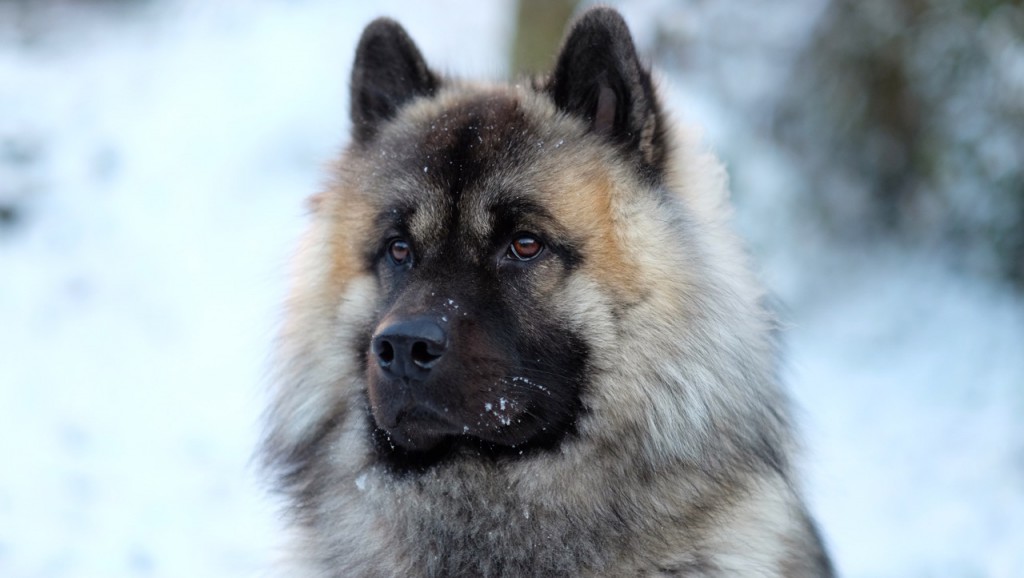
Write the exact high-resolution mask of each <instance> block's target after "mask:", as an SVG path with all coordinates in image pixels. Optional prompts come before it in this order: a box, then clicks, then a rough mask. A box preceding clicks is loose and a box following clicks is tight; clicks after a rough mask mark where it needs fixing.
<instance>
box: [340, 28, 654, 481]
mask: <svg viewBox="0 0 1024 578" xmlns="http://www.w3.org/2000/svg"><path fill="white" fill-rule="evenodd" d="M593 14H594V15H593V16H592V17H591V18H590V21H589V22H588V21H587V20H584V21H582V22H580V23H578V25H577V26H576V27H575V28H574V32H573V34H572V35H571V36H570V37H569V38H568V39H567V41H566V44H565V46H564V48H563V50H562V53H561V55H560V57H559V59H558V65H557V66H556V69H555V71H554V72H553V73H552V75H551V76H550V77H549V78H548V79H546V80H544V81H538V82H537V83H535V85H533V86H522V87H515V88H510V87H502V88H487V87H474V86H470V85H458V84H451V85H449V84H447V83H446V81H443V80H442V79H441V78H440V77H438V76H437V75H435V74H434V73H433V72H431V71H430V69H429V68H428V67H427V66H426V64H425V63H424V62H423V59H422V56H421V55H420V53H419V51H418V50H417V49H416V47H415V46H414V45H413V44H412V41H411V40H409V38H408V36H406V34H405V32H404V31H403V30H402V29H401V28H400V27H399V26H398V25H397V24H395V23H394V22H391V21H388V20H378V21H376V22H374V23H373V24H371V25H370V26H369V27H368V28H367V30H366V32H364V35H363V38H362V40H361V42H360V46H359V49H358V50H357V55H356V63H355V67H354V69H353V81H352V119H353V137H354V138H353V144H352V145H351V147H350V149H349V151H348V152H347V153H346V165H345V166H344V167H343V174H342V179H343V182H344V190H345V191H347V193H348V194H349V196H350V197H351V198H348V199H347V200H346V202H348V203H349V204H350V207H349V209H352V208H353V207H358V212H359V213H360V215H361V216H362V217H361V218H362V220H363V221H364V222H368V223H370V224H369V225H368V226H363V227H362V228H361V231H360V234H359V236H358V238H356V239H353V240H352V241H346V244H349V243H351V242H356V243H358V247H357V248H356V249H357V251H358V254H359V255H360V257H359V258H360V262H361V263H360V266H359V269H361V270H363V271H365V272H368V273H369V274H370V275H372V276H373V278H374V280H375V283H376V285H377V287H378V292H377V299H378V301H377V304H376V309H375V314H374V316H373V319H372V321H371V323H370V326H369V327H368V328H366V332H365V336H364V338H363V339H360V340H358V341H357V343H356V345H355V346H356V348H357V349H358V351H357V352H356V353H357V355H359V356H361V358H362V361H363V364H362V366H363V367H364V368H365V383H366V387H367V397H368V402H369V408H370V411H371V414H372V424H373V436H374V437H375V440H376V442H377V447H378V449H379V451H380V452H381V453H382V454H383V455H384V456H386V457H390V458H395V459H397V460H398V461H401V462H405V463H418V464H429V463H431V462H432V461H433V460H436V459H438V458H439V457H440V456H443V455H449V454H451V453H452V452H453V450H456V449H458V448H469V449H471V450H473V451H475V452H477V453H486V454H490V455H494V454H499V455H519V454H522V453H523V452H526V451H531V450H533V449H536V448H544V447H551V446H553V445H554V444H556V443H558V442H559V440H561V439H562V438H563V437H564V436H565V435H567V434H570V433H571V432H572V431H573V428H574V426H575V423H576V421H577V419H578V418H579V416H580V414H581V412H582V411H585V409H584V403H583V402H582V401H581V400H582V399H583V395H582V394H583V392H584V390H585V388H586V384H587V382H588V378H587V375H588V371H589V370H590V356H589V353H590V350H591V345H592V343H591V341H592V339H593V337H592V336H591V335H588V333H587V331H586V330H585V328H582V327H581V324H580V323H579V322H578V320H577V319H574V318H573V316H572V315H570V313H569V312H570V311H573V310H574V309H575V306H578V303H570V302H569V301H570V300H572V299H578V296H574V294H573V292H572V290H571V287H572V286H573V284H574V279H575V278H576V276H577V273H578V271H579V269H580V268H581V267H589V269H590V272H591V273H593V272H594V271H595V270H598V271H600V270H602V269H603V270H604V274H605V275H606V277H607V278H608V279H609V282H612V283H613V284H614V283H615V282H619V283H623V284H629V283H635V282H636V280H635V279H629V278H628V277H629V273H628V267H625V266H623V262H624V261H627V260H628V259H629V258H630V257H629V254H628V253H629V250H630V248H629V247H628V246H625V244H626V241H625V240H623V239H622V238H621V237H620V236H618V235H616V234H615V232H614V228H615V227H614V223H613V222H611V221H613V218H612V216H611V212H610V204H611V203H612V197H613V196H614V195H616V194H618V193H617V191H616V188H617V185H616V184H615V183H616V182H620V181H626V182H628V183H634V184H635V183H640V184H639V185H635V186H634V188H637V187H638V188H641V189H645V190H651V189H653V185H654V184H655V183H656V182H657V181H658V179H659V178H660V176H661V171H662V166H661V165H662V163H663V162H664V156H665V151H664V150H663V149H664V145H663V140H664V136H663V135H662V130H663V129H662V128H661V126H660V118H659V115H658V113H657V107H656V103H655V100H654V95H653V91H652V89H651V85H650V79H649V77H648V76H647V73H646V72H645V71H644V70H643V68H642V67H641V66H640V64H639V62H638V61H637V57H636V53H635V50H634V48H633V44H632V40H631V39H630V37H629V33H628V31H627V30H626V29H625V26H624V25H623V24H622V22H621V19H618V18H617V17H615V18H614V19H612V20H609V21H604V20H603V18H604V17H605V15H604V13H602V12H595V13H593ZM342 210H345V207H342ZM350 248H351V247H350ZM616 278H620V279H616Z"/></svg>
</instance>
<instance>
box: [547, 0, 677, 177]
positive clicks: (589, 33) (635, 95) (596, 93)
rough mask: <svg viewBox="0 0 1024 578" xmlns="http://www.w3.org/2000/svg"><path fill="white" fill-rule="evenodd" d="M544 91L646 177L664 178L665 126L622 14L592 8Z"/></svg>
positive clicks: (577, 27)
mask: <svg viewBox="0 0 1024 578" xmlns="http://www.w3.org/2000/svg"><path fill="white" fill-rule="evenodd" d="M545 89H546V91H547V92H548V93H549V94H550V95H551V98H552V99H554V101H555V105H556V106H557V107H558V108H559V109H561V110H563V111H565V112H567V113H569V114H573V115H576V116H578V117H580V118H583V119H584V120H585V121H586V122H587V123H589V125H590V130H591V131H592V132H594V133H596V134H600V135H603V136H605V137H606V138H607V139H608V140H610V141H611V142H613V143H614V144H616V145H618V146H619V147H620V148H621V149H622V150H623V152H625V153H626V154H627V155H629V156H630V157H632V158H634V159H636V160H637V161H638V162H639V164H640V168H641V170H642V171H643V172H644V173H648V174H650V175H651V176H655V177H656V176H657V175H660V174H661V172H662V170H663V168H664V163H665V157H666V150H665V149H666V136H665V126H664V125H665V123H664V121H663V119H662V115H661V112H660V108H659V105H658V102H657V98H656V96H655V94H654V87H653V86H652V84H651V75H650V73H649V72H648V71H647V70H646V69H645V68H644V67H643V65H642V64H641V63H640V59H639V58H638V57H637V54H636V47H635V46H634V45H633V38H632V36H630V34H629V28H628V27H627V26H626V22H625V21H624V20H623V19H622V16H620V15H619V13H618V12H616V11H615V10H613V9H611V8H605V7H598V8H592V9H590V10H588V11H586V12H584V13H583V15H582V16H580V17H579V18H578V19H577V20H576V22H575V23H574V24H573V25H572V26H571V28H570V30H569V33H568V35H567V36H566V39H565V41H564V43H563V44H562V50H561V52H560V54H559V56H558V60H557V63H556V64H555V70H554V72H553V73H552V74H551V76H550V78H549V79H548V81H547V84H546V86H545Z"/></svg>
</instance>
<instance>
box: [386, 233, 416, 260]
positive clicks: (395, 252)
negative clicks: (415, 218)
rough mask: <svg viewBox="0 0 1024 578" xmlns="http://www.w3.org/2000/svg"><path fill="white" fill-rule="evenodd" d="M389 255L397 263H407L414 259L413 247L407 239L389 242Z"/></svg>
mask: <svg viewBox="0 0 1024 578" xmlns="http://www.w3.org/2000/svg"><path fill="white" fill-rule="evenodd" d="M388 257H390V258H391V262H392V263H394V264H395V265H405V264H406V263H408V262H409V261H411V260H412V249H410V248H409V243H408V242H407V241H405V240H403V239H395V240H394V241H391V243H390V244H388Z"/></svg>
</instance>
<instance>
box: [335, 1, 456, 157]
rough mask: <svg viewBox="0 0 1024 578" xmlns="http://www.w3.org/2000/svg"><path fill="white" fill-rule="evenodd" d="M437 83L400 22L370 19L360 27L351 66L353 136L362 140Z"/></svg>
mask: <svg viewBox="0 0 1024 578" xmlns="http://www.w3.org/2000/svg"><path fill="white" fill-rule="evenodd" d="M439 84H440V81H439V79H438V77H437V76H436V75H435V74H434V73H433V72H431V71H430V69H429V68H428V67H427V63H426V61H424V60H423V55H422V54H420V51H419V49H418V48H416V44H414V43H413V41H412V39H411V38H409V35H408V34H407V33H406V32H405V29H404V28H402V26H401V25H400V24H398V23H397V22H395V21H394V20H391V19H390V18H378V19H376V20H374V21H373V22H371V23H370V24H369V25H368V26H367V27H366V29H365V30H363V36H362V37H361V38H360V39H359V47H358V48H356V61H355V64H354V65H353V67H352V87H351V90H352V93H351V96H350V99H351V115H352V137H353V139H354V140H355V141H356V142H358V143H366V142H367V141H369V140H370V139H372V138H373V137H374V136H375V135H376V134H377V130H378V128H379V127H380V123H382V122H385V121H387V120H390V119H391V118H393V117H394V116H395V114H397V113H398V111H399V109H401V108H402V107H403V106H404V105H406V104H408V103H409V101H411V100H413V99H414V98H416V97H417V96H430V95H433V94H434V92H435V91H436V90H437V87H438V85H439Z"/></svg>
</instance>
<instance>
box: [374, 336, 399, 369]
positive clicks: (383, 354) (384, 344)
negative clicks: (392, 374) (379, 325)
mask: <svg viewBox="0 0 1024 578" xmlns="http://www.w3.org/2000/svg"><path fill="white" fill-rule="evenodd" d="M377 359H379V360H380V363H381V365H389V364H390V363H391V362H392V361H394V359H395V348H394V347H392V346H391V342H390V341H387V340H384V339H381V340H380V341H378V342H377Z"/></svg>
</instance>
